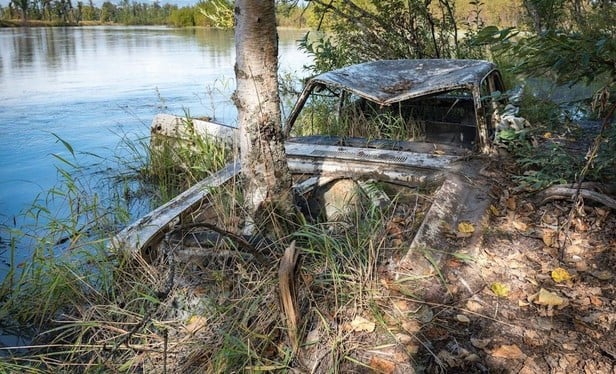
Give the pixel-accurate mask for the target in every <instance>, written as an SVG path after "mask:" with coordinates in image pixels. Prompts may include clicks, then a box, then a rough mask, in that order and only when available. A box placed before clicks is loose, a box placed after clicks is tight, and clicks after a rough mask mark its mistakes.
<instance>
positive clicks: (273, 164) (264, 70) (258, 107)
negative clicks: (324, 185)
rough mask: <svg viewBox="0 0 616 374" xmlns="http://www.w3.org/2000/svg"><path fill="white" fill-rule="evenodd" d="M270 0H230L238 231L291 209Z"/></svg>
mask: <svg viewBox="0 0 616 374" xmlns="http://www.w3.org/2000/svg"><path fill="white" fill-rule="evenodd" d="M275 9H276V7H275V1H274V0H237V1H235V8H234V13H235V49H236V64H235V77H236V84H237V87H236V91H235V93H234V97H233V100H234V103H235V105H236V107H237V109H238V122H239V129H240V152H241V165H242V174H243V176H244V180H243V183H244V184H243V190H244V201H245V207H246V210H247V213H248V217H247V224H246V226H245V230H244V232H245V233H247V234H250V233H253V232H254V231H255V228H256V229H258V230H271V229H272V227H271V226H270V227H267V228H266V225H268V224H269V223H270V222H273V223H276V222H283V221H284V220H279V219H278V218H280V217H288V215H289V213H291V212H292V211H293V196H292V192H291V184H292V180H291V174H290V172H289V168H288V165H287V160H286V154H285V150H284V143H283V136H282V128H281V121H282V119H281V110H280V97H279V95H278V34H277V31H276V14H275Z"/></svg>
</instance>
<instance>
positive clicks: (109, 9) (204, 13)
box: [0, 0, 307, 28]
mask: <svg viewBox="0 0 616 374" xmlns="http://www.w3.org/2000/svg"><path fill="white" fill-rule="evenodd" d="M304 10H305V9H304V8H303V7H301V6H295V5H294V4H291V3H289V2H288V1H280V2H279V4H278V6H277V11H278V23H279V24H280V25H281V26H289V27H306V26H307V23H306V20H305V18H304V15H303V11H304ZM0 20H21V22H23V23H24V24H26V23H30V24H35V23H42V24H48V25H79V24H124V25H169V26H176V27H192V26H199V27H222V28H231V27H233V1H231V0H202V1H200V2H198V3H197V4H196V5H194V6H187V7H178V6H177V5H171V4H168V3H166V4H161V3H160V2H159V1H154V2H136V1H130V0H120V1H119V2H117V3H114V2H111V1H105V2H104V3H103V4H102V5H101V6H100V7H98V6H96V5H95V4H94V3H93V1H92V0H88V1H87V2H84V1H76V0H11V2H10V3H9V5H8V6H6V7H2V6H0Z"/></svg>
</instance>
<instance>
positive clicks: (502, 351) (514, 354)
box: [492, 344, 524, 358]
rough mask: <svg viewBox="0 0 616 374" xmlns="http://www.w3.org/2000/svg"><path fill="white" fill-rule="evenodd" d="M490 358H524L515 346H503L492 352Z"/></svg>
mask: <svg viewBox="0 0 616 374" xmlns="http://www.w3.org/2000/svg"><path fill="white" fill-rule="evenodd" d="M492 356H494V357H500V358H521V357H524V353H523V352H522V350H521V349H520V348H519V347H518V346H517V345H515V344H511V345H506V344H505V345H501V346H500V347H498V348H495V349H494V350H492Z"/></svg>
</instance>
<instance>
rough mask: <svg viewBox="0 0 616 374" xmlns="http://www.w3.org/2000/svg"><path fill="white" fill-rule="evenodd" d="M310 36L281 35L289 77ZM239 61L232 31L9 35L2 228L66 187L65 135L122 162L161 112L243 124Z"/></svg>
mask: <svg viewBox="0 0 616 374" xmlns="http://www.w3.org/2000/svg"><path fill="white" fill-rule="evenodd" d="M304 33H305V32H302V31H299V30H282V31H280V33H279V34H280V35H279V38H280V44H279V45H280V70H281V71H282V72H289V73H292V74H297V75H298V76H302V75H305V72H304V71H303V69H302V67H303V65H304V64H306V63H307V61H308V59H307V56H306V55H305V54H304V53H303V52H301V51H299V49H298V39H300V38H301V37H302V36H303V35H304ZM234 61H235V51H234V45H233V33H232V32H231V31H222V30H206V29H187V30H184V29H169V28H165V27H78V28H29V29H25V28H4V29H0V224H1V225H3V226H4V227H7V226H15V225H17V226H18V225H19V224H20V222H19V221H20V220H21V219H23V217H21V215H20V213H21V212H23V211H24V209H26V208H28V207H30V206H32V203H33V201H34V200H35V199H36V198H37V197H38V198H42V197H43V198H44V196H45V194H46V191H48V190H49V189H50V188H51V187H53V186H54V185H56V184H57V183H58V178H59V175H58V172H57V170H56V167H55V165H57V164H58V163H59V162H60V161H59V160H58V158H56V157H54V156H53V154H56V155H58V156H60V157H62V158H65V159H67V160H72V155H71V154H70V152H69V150H68V149H67V148H66V147H65V146H64V145H63V143H62V142H60V141H58V138H61V139H62V140H64V141H66V142H67V143H68V144H70V145H71V147H72V148H73V149H74V151H75V153H76V155H77V159H78V160H79V161H80V162H83V161H84V160H88V159H91V162H93V163H94V162H104V160H106V159H108V158H111V157H112V156H113V157H116V156H117V154H118V144H120V143H121V140H120V138H121V134H136V135H135V136H137V137H139V136H142V137H146V136H147V134H148V132H149V124H150V123H151V121H152V118H153V117H154V116H155V115H156V114H157V113H161V112H165V113H172V114H178V115H182V114H184V113H185V112H186V111H188V112H190V114H191V115H193V116H202V115H207V116H210V117H215V118H216V119H217V120H218V121H222V122H224V123H229V124H233V122H234V121H235V117H236V113H235V109H234V107H233V105H232V104H231V102H230V100H229V96H230V94H231V92H232V91H233V89H234V81H233V64H234ZM90 154H95V155H96V156H91V155H90ZM101 160H102V161H101ZM60 163H61V162H60ZM0 241H3V244H4V246H3V247H4V248H5V250H4V251H2V247H0V260H1V261H0V279H1V278H2V276H1V275H2V274H3V273H4V272H5V271H6V266H7V259H6V254H5V253H6V252H7V251H6V238H2V237H0ZM0 244H2V242H0ZM26 252H27V251H26ZM2 256H5V257H4V258H3V257H2ZM24 258H26V255H25V253H24Z"/></svg>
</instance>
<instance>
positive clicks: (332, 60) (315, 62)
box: [299, 32, 354, 73]
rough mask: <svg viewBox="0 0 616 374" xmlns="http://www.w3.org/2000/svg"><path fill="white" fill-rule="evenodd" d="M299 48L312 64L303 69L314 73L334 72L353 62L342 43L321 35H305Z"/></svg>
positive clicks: (346, 47)
mask: <svg viewBox="0 0 616 374" xmlns="http://www.w3.org/2000/svg"><path fill="white" fill-rule="evenodd" d="M313 35H314V36H313ZM299 46H300V48H301V49H303V50H304V51H305V52H306V53H307V54H308V55H309V56H310V57H311V60H312V64H311V65H308V66H305V67H306V68H307V69H309V70H311V71H313V72H315V73H322V72H325V71H330V70H334V69H337V68H340V67H342V66H346V65H350V64H351V63H353V62H354V61H353V60H352V58H351V55H350V54H348V53H347V51H348V50H349V49H350V47H349V46H347V45H346V44H344V41H340V42H335V41H334V39H333V37H331V36H328V35H325V34H322V33H319V34H311V33H309V32H308V33H306V35H305V36H304V37H303V38H302V39H301V41H300V44H299Z"/></svg>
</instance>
